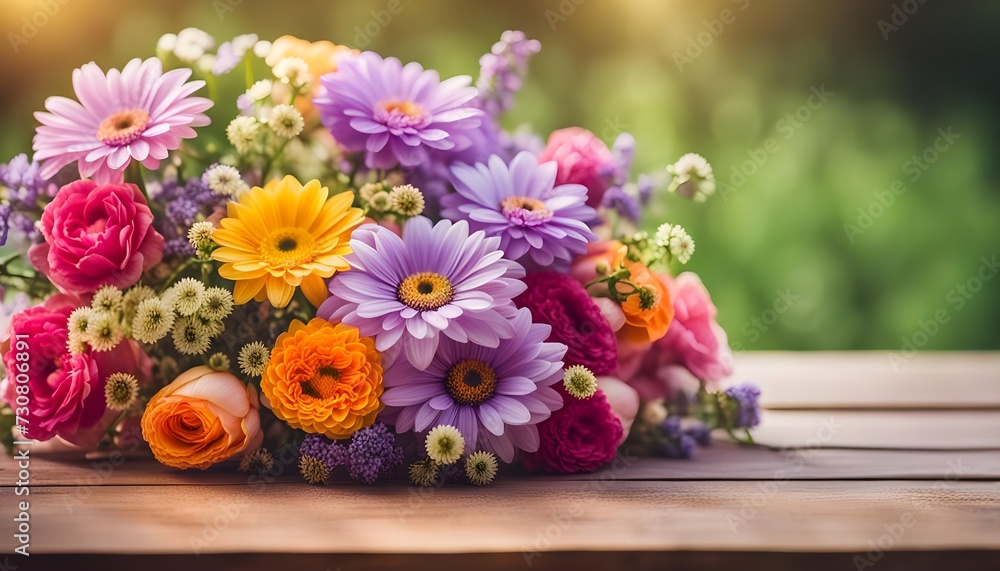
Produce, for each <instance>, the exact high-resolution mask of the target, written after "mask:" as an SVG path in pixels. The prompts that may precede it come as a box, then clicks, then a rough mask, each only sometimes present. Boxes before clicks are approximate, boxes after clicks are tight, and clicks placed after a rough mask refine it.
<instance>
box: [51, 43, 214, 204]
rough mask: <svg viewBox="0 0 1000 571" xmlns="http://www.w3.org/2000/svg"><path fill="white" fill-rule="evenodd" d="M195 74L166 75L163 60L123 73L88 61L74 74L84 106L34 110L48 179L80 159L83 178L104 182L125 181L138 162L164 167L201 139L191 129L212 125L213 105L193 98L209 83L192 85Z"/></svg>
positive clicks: (63, 102) (58, 100)
mask: <svg viewBox="0 0 1000 571" xmlns="http://www.w3.org/2000/svg"><path fill="white" fill-rule="evenodd" d="M189 77H191V70H190V69H184V68H181V69H175V70H172V71H168V72H167V73H163V66H162V64H161V63H160V60H158V59H156V58H149V59H147V60H146V61H142V60H140V59H134V60H132V61H130V62H129V63H128V65H126V66H125V68H124V69H122V70H121V71H118V70H117V69H111V70H108V73H107V75H105V73H104V72H103V71H101V68H100V67H98V66H97V64H96V63H93V62H91V63H88V64H86V65H84V66H83V67H81V68H79V69H77V70H75V71H74V72H73V90H74V91H75V92H76V96H77V98H79V100H80V101H79V102H77V101H74V100H72V99H68V98H66V97H49V98H48V99H46V100H45V108H46V109H48V110H49V111H50V112H49V113H44V112H39V113H35V119H38V121H39V122H40V123H41V124H42V125H41V126H40V127H38V129H37V130H36V132H35V139H34V142H33V145H32V148H34V149H35V159H36V160H40V161H44V162H43V164H42V171H41V176H42V178H52V177H53V176H55V174H56V173H57V172H59V169H61V168H62V167H64V166H66V165H68V164H70V163H72V162H73V161H77V163H78V167H79V169H80V176H81V177H90V178H92V179H93V180H94V182H97V183H99V184H107V183H115V182H121V180H122V173H123V171H124V170H125V167H127V166H128V164H129V162H130V161H131V160H132V159H135V160H137V161H141V162H142V164H143V165H145V166H146V167H147V168H149V169H157V168H159V166H160V161H161V160H163V159H165V158H167V153H168V151H171V150H173V149H176V148H178V147H180V144H181V139H190V138H192V137H194V136H195V132H194V129H192V127H203V126H205V125H208V123H209V120H208V117H207V116H206V115H205V114H204V113H202V112H203V111H205V110H206V109H208V108H209V107H211V106H212V101H211V100H209V99H205V98H204V97H190V95H191V94H192V93H194V92H195V91H197V90H198V89H200V88H201V87H202V86H203V85H205V82H204V81H200V80H199V81H191V82H188V83H185V81H187V79H188V78H189Z"/></svg>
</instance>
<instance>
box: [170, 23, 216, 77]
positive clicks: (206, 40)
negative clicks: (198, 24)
mask: <svg viewBox="0 0 1000 571" xmlns="http://www.w3.org/2000/svg"><path fill="white" fill-rule="evenodd" d="M213 47H215V38H213V37H212V36H211V35H209V33H208V32H205V31H204V30H199V29H198V28H184V29H183V30H181V31H180V32H179V33H178V34H177V40H176V44H175V45H174V49H173V52H174V55H175V56H177V57H178V58H179V59H180V60H182V61H185V62H187V63H195V62H196V61H198V58H200V57H201V56H203V55H205V52H207V51H208V50H210V49H212V48H213ZM209 69H211V68H209Z"/></svg>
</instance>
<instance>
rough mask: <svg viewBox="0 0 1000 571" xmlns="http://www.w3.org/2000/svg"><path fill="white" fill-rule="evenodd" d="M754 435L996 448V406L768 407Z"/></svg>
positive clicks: (784, 440) (792, 440) (785, 443)
mask: <svg viewBox="0 0 1000 571" xmlns="http://www.w3.org/2000/svg"><path fill="white" fill-rule="evenodd" d="M753 434H754V440H756V441H757V442H759V443H761V444H764V445H767V446H771V447H774V448H801V447H823V448H838V447H846V448H885V449H914V450H921V449H922V450H1000V411H982V410H940V411H912V410H900V411H891V412H887V411H858V410H836V411H820V410H817V411H788V410H767V411H764V413H763V414H762V420H761V424H760V426H758V427H757V428H756V429H755V431H754V433H753Z"/></svg>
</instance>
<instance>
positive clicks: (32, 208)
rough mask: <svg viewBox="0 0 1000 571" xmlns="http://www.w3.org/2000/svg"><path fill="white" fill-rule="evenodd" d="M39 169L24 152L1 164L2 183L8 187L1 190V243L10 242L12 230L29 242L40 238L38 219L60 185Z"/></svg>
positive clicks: (0, 178) (0, 181)
mask: <svg viewBox="0 0 1000 571" xmlns="http://www.w3.org/2000/svg"><path fill="white" fill-rule="evenodd" d="M39 170H40V169H39V164H38V163H37V162H35V161H29V160H28V156H27V155H25V154H23V153H22V154H20V155H17V156H16V157H14V158H13V159H11V160H10V162H9V163H7V164H0V185H2V186H3V187H5V190H3V191H0V198H2V199H3V200H2V202H0V246H2V245H4V244H6V243H7V237H8V233H9V231H10V230H11V229H13V230H15V231H16V232H19V233H20V234H21V235H23V236H24V237H25V238H26V239H27V240H28V241H30V242H40V241H41V239H42V235H41V232H39V231H38V229H37V228H36V227H35V221H36V220H38V217H39V216H41V212H42V208H44V207H45V204H47V203H48V201H49V199H51V198H52V197H53V196H54V195H55V193H56V190H58V187H57V185H56V184H54V183H53V182H51V181H49V180H46V179H44V178H42V176H41V174H40V172H39Z"/></svg>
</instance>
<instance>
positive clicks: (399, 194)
mask: <svg viewBox="0 0 1000 571" xmlns="http://www.w3.org/2000/svg"><path fill="white" fill-rule="evenodd" d="M399 178H400V177H399V176H398V175H396V176H392V177H390V178H387V179H386V180H383V181H381V182H369V183H366V184H364V185H362V186H361V188H360V189H358V198H360V201H361V206H362V208H367V209H368V210H371V211H375V212H377V213H379V214H390V215H395V216H397V217H398V218H402V219H406V218H413V217H414V216H420V214H422V213H423V211H424V208H425V207H426V201H425V200H424V193H422V192H420V189H419V188H417V187H415V186H413V185H412V184H402V180H399Z"/></svg>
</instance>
